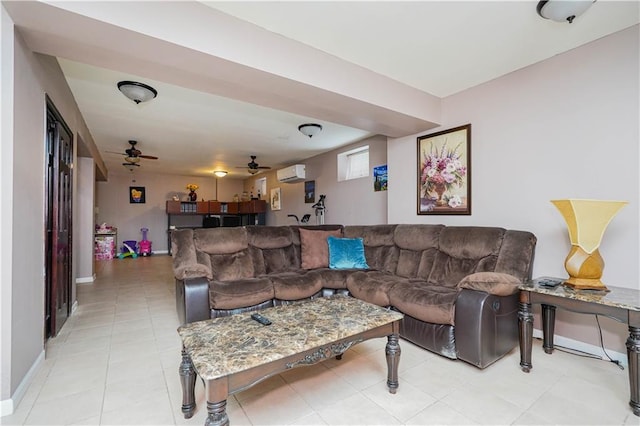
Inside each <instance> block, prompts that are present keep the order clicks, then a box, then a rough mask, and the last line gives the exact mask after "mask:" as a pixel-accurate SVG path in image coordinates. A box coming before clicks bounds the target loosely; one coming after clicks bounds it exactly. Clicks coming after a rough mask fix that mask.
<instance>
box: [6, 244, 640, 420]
mask: <svg viewBox="0 0 640 426" xmlns="http://www.w3.org/2000/svg"><path fill="white" fill-rule="evenodd" d="M96 268H97V271H96V272H97V279H96V281H95V282H94V283H91V284H79V285H78V308H77V310H76V312H75V313H74V314H73V315H72V316H71V317H70V318H69V320H68V321H67V323H66V324H65V325H64V327H63V329H62V330H61V332H60V333H59V335H58V336H57V337H56V338H54V339H51V340H50V341H49V342H48V344H47V348H46V360H45V361H44V363H43V365H42V368H41V369H40V370H39V371H38V373H37V375H36V377H35V379H34V381H33V382H32V384H31V385H30V387H29V389H28V390H27V392H26V395H25V397H24V399H23V400H22V402H21V403H20V405H19V406H18V408H17V410H16V411H15V413H14V414H12V415H10V416H5V417H2V418H0V424H3V425H4V424H7V425H9V424H26V425H33V424H47V425H49V424H83V425H98V424H100V425H125V424H131V425H133V424H153V425H174V424H175V425H202V424H204V420H205V417H206V408H205V405H206V404H205V400H204V388H203V386H202V382H201V381H199V380H198V382H197V385H196V398H197V402H198V407H197V411H196V413H195V415H194V417H193V418H191V419H189V420H185V419H184V418H183V416H182V414H181V411H180V405H181V403H182V402H181V401H182V393H181V388H180V381H179V376H178V365H179V362H180V340H179V338H178V335H177V333H176V327H177V326H178V320H177V316H176V311H175V299H174V293H175V290H174V283H173V276H172V272H171V258H170V257H169V256H166V255H155V256H151V257H147V258H138V259H123V260H113V261H101V262H98V263H97V266H96ZM385 343H386V339H376V340H371V341H367V342H364V343H362V344H360V345H357V346H355V347H354V348H352V349H350V350H349V351H348V352H347V353H346V354H345V355H344V357H343V359H342V360H341V361H337V360H328V361H326V362H324V363H321V364H316V365H315V366H311V367H302V368H297V369H294V370H291V371H288V372H286V373H284V374H280V375H277V376H274V377H272V378H270V379H268V380H265V381H263V382H261V383H260V384H258V385H256V386H254V387H252V388H250V389H248V390H246V391H244V392H241V393H238V394H236V395H234V396H232V397H230V399H229V401H228V406H227V407H228V414H229V418H230V420H231V423H232V424H234V425H267V424H278V425H280V424H300V425H312V424H313V425H325V424H326V425H357V424H384V425H392V424H406V425H422V424H455V425H458V424H485V425H497V424H517V425H533V424H536V425H537V424H571V425H583V424H594V425H595V424H597V425H605V424H607V425H608V424H612V425H613V424H616V425H620V424H633V425H639V424H640V418H638V417H636V416H634V415H633V414H632V413H631V410H630V408H629V406H628V399H629V384H628V372H627V371H626V370H625V371H622V370H620V369H618V368H617V367H616V366H615V365H613V364H611V363H608V362H602V361H597V360H592V359H587V358H582V357H578V356H575V355H569V354H566V353H563V352H558V351H556V352H555V353H554V354H553V355H552V356H549V355H546V354H544V352H543V351H542V348H541V345H540V342H539V341H534V349H533V364H534V368H533V370H532V372H531V373H529V374H525V373H523V372H521V371H520V368H519V365H518V364H519V352H518V350H517V349H515V350H514V351H512V352H511V353H510V354H509V355H507V356H506V357H505V358H504V359H502V360H500V361H499V362H497V363H496V364H494V365H492V366H490V367H489V368H487V369H485V370H479V369H477V368H475V367H473V366H470V365H467V364H466V363H464V362H461V361H452V360H449V359H446V358H443V357H440V356H437V355H434V354H432V353H429V352H427V351H425V350H422V349H420V348H418V347H416V346H414V345H412V344H410V343H408V342H406V341H404V340H402V339H401V340H400V346H401V348H402V356H401V359H400V368H399V371H400V373H399V376H400V388H399V389H398V393H397V394H396V395H391V394H389V393H388V392H387V389H386V385H385V380H386V363H385V357H384V345H385Z"/></svg>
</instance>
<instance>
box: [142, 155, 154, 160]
mask: <svg viewBox="0 0 640 426" xmlns="http://www.w3.org/2000/svg"><path fill="white" fill-rule="evenodd" d="M138 157H140V158H146V159H147V160H157V159H158V157H155V156H153V155H143V154H140V155H138Z"/></svg>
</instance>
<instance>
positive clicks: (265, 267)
mask: <svg viewBox="0 0 640 426" xmlns="http://www.w3.org/2000/svg"><path fill="white" fill-rule="evenodd" d="M246 230H247V235H248V240H249V246H250V247H251V256H252V258H253V264H254V269H255V273H256V275H263V274H277V273H280V272H287V271H292V270H298V269H300V252H299V248H298V249H296V247H295V246H294V244H293V231H292V229H291V227H290V226H256V225H251V226H247V227H246Z"/></svg>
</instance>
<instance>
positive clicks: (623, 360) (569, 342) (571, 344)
mask: <svg viewBox="0 0 640 426" xmlns="http://www.w3.org/2000/svg"><path fill="white" fill-rule="evenodd" d="M533 337H535V338H537V339H542V330H538V329H534V330H533ZM553 344H554V345H557V346H563V347H565V348H568V349H575V350H578V351H582V352H587V353H590V354H594V355H597V356H601V357H602V359H603V360H604V361H608V360H609V358H607V356H606V355H605V354H604V352H603V351H602V348H601V347H600V346H596V345H591V344H589V343H585V342H580V341H579V340H573V339H570V338H568V337H563V336H558V335H554V336H553ZM605 349H606V351H607V353H608V354H609V356H610V357H611V358H613V359H614V360H617V361H618V362H620V365H622V366H623V367H624V368H628V367H629V363H628V360H627V354H625V353H621V352H616V351H614V350H612V349H609V348H605Z"/></svg>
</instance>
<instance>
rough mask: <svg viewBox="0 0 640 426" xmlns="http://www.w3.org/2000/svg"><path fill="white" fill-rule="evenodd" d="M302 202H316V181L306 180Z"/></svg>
mask: <svg viewBox="0 0 640 426" xmlns="http://www.w3.org/2000/svg"><path fill="white" fill-rule="evenodd" d="M304 202H305V203H315V202H316V181H315V180H308V181H306V182H305V183H304Z"/></svg>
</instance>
